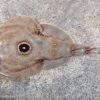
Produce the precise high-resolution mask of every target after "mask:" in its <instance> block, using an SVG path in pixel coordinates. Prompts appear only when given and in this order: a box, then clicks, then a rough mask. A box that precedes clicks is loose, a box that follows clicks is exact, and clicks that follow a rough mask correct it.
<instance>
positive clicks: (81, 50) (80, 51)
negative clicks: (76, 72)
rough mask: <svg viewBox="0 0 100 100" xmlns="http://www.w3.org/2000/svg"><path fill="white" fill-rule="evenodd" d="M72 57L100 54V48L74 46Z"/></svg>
mask: <svg viewBox="0 0 100 100" xmlns="http://www.w3.org/2000/svg"><path fill="white" fill-rule="evenodd" d="M70 51H71V55H72V56H74V55H75V56H81V55H88V54H100V48H99V47H90V46H82V45H78V44H74V45H72V47H71V50H70Z"/></svg>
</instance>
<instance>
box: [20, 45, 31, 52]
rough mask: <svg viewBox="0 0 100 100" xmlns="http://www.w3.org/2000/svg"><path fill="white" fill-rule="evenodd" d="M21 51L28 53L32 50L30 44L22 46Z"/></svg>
mask: <svg viewBox="0 0 100 100" xmlns="http://www.w3.org/2000/svg"><path fill="white" fill-rule="evenodd" d="M19 50H20V52H23V53H26V52H28V51H29V50H30V46H29V45H28V44H21V45H20V46H19Z"/></svg>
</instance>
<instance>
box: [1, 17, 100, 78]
mask: <svg viewBox="0 0 100 100" xmlns="http://www.w3.org/2000/svg"><path fill="white" fill-rule="evenodd" d="M92 51H97V52H98V51H99V50H97V48H90V47H85V46H81V45H77V44H74V43H73V41H72V39H71V38H70V37H69V36H68V35H67V34H65V32H64V31H62V30H60V29H59V28H57V27H55V26H53V25H49V24H40V23H39V22H38V20H37V19H33V18H30V17H25V16H22V17H17V18H14V19H10V20H8V21H6V22H4V23H2V24H1V26H0V73H1V74H3V75H5V76H8V77H28V76H31V75H34V74H36V73H37V72H40V71H41V69H42V67H43V64H44V61H45V60H48V61H49V60H55V59H60V58H66V57H69V58H70V57H71V56H74V55H82V54H90V53H91V52H92ZM99 52H100V51H99Z"/></svg>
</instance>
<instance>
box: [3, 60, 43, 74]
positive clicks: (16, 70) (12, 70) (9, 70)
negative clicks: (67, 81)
mask: <svg viewBox="0 0 100 100" xmlns="http://www.w3.org/2000/svg"><path fill="white" fill-rule="evenodd" d="M43 62H44V59H39V60H36V63H34V64H32V65H30V66H24V67H23V68H14V69H10V68H8V67H7V66H4V68H5V69H6V70H8V72H20V71H23V70H26V69H29V68H31V67H34V65H36V64H43Z"/></svg>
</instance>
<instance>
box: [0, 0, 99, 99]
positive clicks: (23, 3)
mask: <svg viewBox="0 0 100 100" xmlns="http://www.w3.org/2000/svg"><path fill="white" fill-rule="evenodd" d="M19 15H27V16H32V17H35V18H37V19H38V20H39V21H40V22H44V23H50V24H53V25H56V26H58V27H60V28H62V29H63V30H64V31H66V33H67V34H68V36H70V37H71V38H72V40H73V41H74V43H78V44H82V45H89V46H92V47H93V46H95V47H99V46H100V34H99V33H100V1H99V0H28V2H27V0H0V21H5V20H8V19H9V18H13V17H16V16H19ZM48 63H49V62H48ZM52 63H53V62H52ZM57 63H58V65H59V62H57ZM49 64H51V63H49ZM53 65H54V64H53ZM53 65H52V64H51V65H50V66H49V68H50V67H52V68H53ZM0 97H1V98H0V99H4V100H6V98H7V100H9V99H10V100H13V99H14V100H15V99H16V100H33V99H34V100H39V99H40V100H73V99H76V100H100V56H99V55H97V54H96V55H89V56H88V55H87V56H78V57H72V58H71V59H70V60H69V61H67V62H66V64H64V65H63V66H60V67H58V66H57V68H53V69H50V70H43V71H42V72H41V73H39V74H37V75H35V76H33V77H31V78H30V79H29V80H28V81H27V82H25V80H22V81H19V82H15V81H12V80H10V79H7V78H6V77H3V76H1V77H0Z"/></svg>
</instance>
